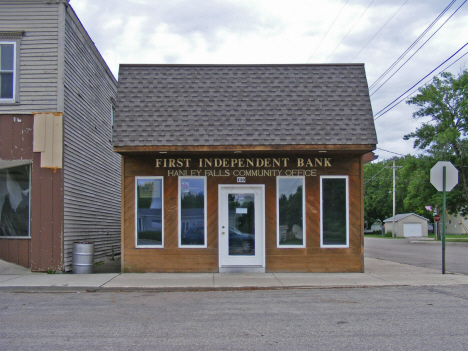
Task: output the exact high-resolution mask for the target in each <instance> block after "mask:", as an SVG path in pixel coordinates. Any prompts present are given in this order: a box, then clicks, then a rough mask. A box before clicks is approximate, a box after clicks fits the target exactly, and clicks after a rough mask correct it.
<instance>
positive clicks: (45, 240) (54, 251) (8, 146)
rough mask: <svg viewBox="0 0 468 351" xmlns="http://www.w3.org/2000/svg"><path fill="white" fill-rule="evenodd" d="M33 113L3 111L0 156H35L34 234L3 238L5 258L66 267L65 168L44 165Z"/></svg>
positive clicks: (0, 248) (0, 252)
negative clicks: (37, 146) (35, 141)
mask: <svg viewBox="0 0 468 351" xmlns="http://www.w3.org/2000/svg"><path fill="white" fill-rule="evenodd" d="M33 121H34V117H33V115H0V159H1V160H32V170H31V225H30V235H31V237H30V238H24V239H23V238H21V239H9V238H8V239H7V238H0V258H1V259H2V260H5V261H8V262H12V263H15V264H19V265H21V266H24V267H27V268H31V269H32V270H34V271H47V270H53V271H56V270H62V268H63V265H62V228H63V202H62V198H63V192H62V171H61V170H60V169H57V170H53V169H46V168H41V167H40V157H41V156H40V153H33V149H32V144H33V125H34V123H33Z"/></svg>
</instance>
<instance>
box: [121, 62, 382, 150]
mask: <svg viewBox="0 0 468 351" xmlns="http://www.w3.org/2000/svg"><path fill="white" fill-rule="evenodd" d="M113 143H114V146H116V147H123V146H153V145H167V146H180V145H187V146H188V145H216V146H219V145H323V144H325V145H364V144H367V145H369V144H376V143H377V137H376V132H375V127H374V120H373V117H372V110H371V104H370V99H369V93H368V87H367V80H366V76H365V71H364V65H362V64H346V65H337V64H330V65H121V66H120V71H119V89H118V95H117V109H116V117H115V121H114V138H113Z"/></svg>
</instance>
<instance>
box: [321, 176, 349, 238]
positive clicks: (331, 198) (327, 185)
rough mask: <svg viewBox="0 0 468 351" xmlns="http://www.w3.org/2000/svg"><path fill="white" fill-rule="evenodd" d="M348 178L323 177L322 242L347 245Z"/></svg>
mask: <svg viewBox="0 0 468 351" xmlns="http://www.w3.org/2000/svg"><path fill="white" fill-rule="evenodd" d="M346 192H347V186H346V178H322V240H323V241H322V243H323V245H347V236H348V224H347V216H346V211H347V200H346V199H347V197H346Z"/></svg>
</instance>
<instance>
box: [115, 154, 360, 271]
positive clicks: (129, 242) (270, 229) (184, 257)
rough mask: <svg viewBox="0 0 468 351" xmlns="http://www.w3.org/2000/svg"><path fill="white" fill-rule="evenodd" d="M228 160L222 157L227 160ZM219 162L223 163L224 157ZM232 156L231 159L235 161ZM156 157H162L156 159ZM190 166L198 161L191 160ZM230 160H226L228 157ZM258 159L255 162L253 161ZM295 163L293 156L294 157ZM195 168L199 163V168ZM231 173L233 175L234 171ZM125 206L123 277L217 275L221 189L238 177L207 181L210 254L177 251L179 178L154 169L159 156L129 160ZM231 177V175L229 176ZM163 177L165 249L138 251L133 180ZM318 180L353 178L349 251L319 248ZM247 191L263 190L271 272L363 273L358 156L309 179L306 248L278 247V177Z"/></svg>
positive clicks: (336, 161) (252, 180)
mask: <svg viewBox="0 0 468 351" xmlns="http://www.w3.org/2000/svg"><path fill="white" fill-rule="evenodd" d="M223 156H224V155H223ZM223 156H220V157H223ZM231 156H232V155H231ZM157 157H161V155H158V156H157ZM187 157H191V158H192V160H196V159H197V157H203V156H194V155H190V156H187ZM226 157H228V156H226ZM253 157H254V156H253ZM291 157H294V156H291ZM196 163H197V162H195V164H196ZM231 170H232V169H231ZM124 174H125V176H124V181H123V182H124V189H123V198H124V201H125V204H124V206H123V208H124V211H125V213H124V214H123V220H124V226H123V227H124V234H123V237H124V243H123V245H124V247H125V258H124V259H125V263H124V264H125V271H127V272H130V271H132V272H138V271H148V272H184V271H186V272H187V271H196V272H204V271H207V272H208V271H217V270H218V186H219V184H236V183H237V182H236V177H235V176H224V177H223V176H209V177H207V232H208V243H207V244H208V248H207V249H196V250H195V249H179V248H178V247H177V243H178V209H177V206H178V178H177V177H175V176H174V177H168V176H167V169H161V168H156V167H155V156H151V155H147V156H144V157H127V158H126V162H125V169H124ZM231 174H232V172H231ZM151 175H154V176H164V184H165V189H164V191H165V204H164V212H165V248H164V249H135V248H134V247H135V245H134V240H135V239H134V235H135V234H134V230H135V228H134V220H135V217H134V216H135V214H134V177H135V176H151ZM320 175H347V176H349V199H350V206H349V208H350V210H349V211H350V247H349V248H346V249H329V248H327V249H322V248H320V203H319V202H320V201H319V200H320ZM246 180H247V181H246V183H245V185H249V184H265V247H266V269H267V271H271V272H274V271H278V272H280V271H285V272H288V271H290V272H293V271H297V272H359V271H361V270H362V262H361V256H362V250H361V242H362V235H361V229H362V215H361V214H362V206H363V201H362V169H361V165H360V156H358V155H347V156H336V157H334V158H333V167H327V168H325V167H323V168H319V169H317V175H316V176H307V177H306V180H305V182H306V183H305V184H306V190H305V197H306V232H305V236H306V248H298V249H282V248H281V249H280V248H277V247H276V246H277V244H276V240H277V239H276V235H277V233H276V215H277V213H276V177H253V176H249V177H247V179H246Z"/></svg>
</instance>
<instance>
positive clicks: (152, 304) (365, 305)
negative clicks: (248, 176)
mask: <svg viewBox="0 0 468 351" xmlns="http://www.w3.org/2000/svg"><path fill="white" fill-rule="evenodd" d="M0 299H1V301H0V320H1V322H2V328H0V340H1V343H0V350H2V351H3V350H5V351H7V350H14V351H17V350H57V349H63V350H132V349H134V350H200V349H201V350H361V351H362V350H437V349H439V350H467V349H468V334H467V332H466V321H467V318H466V316H467V315H468V289H467V288H466V286H447V287H440V286H435V287H434V286H433V287H386V288H355V289H292V290H265V291H258V290H257V291H209V292H207V291H204V292H160V293H154V292H132V293H122V292H120V293H117V292H113V293H80V294H78V293H74V294H71V293H55V294H51V293H35V294H24V293H1V294H0Z"/></svg>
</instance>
